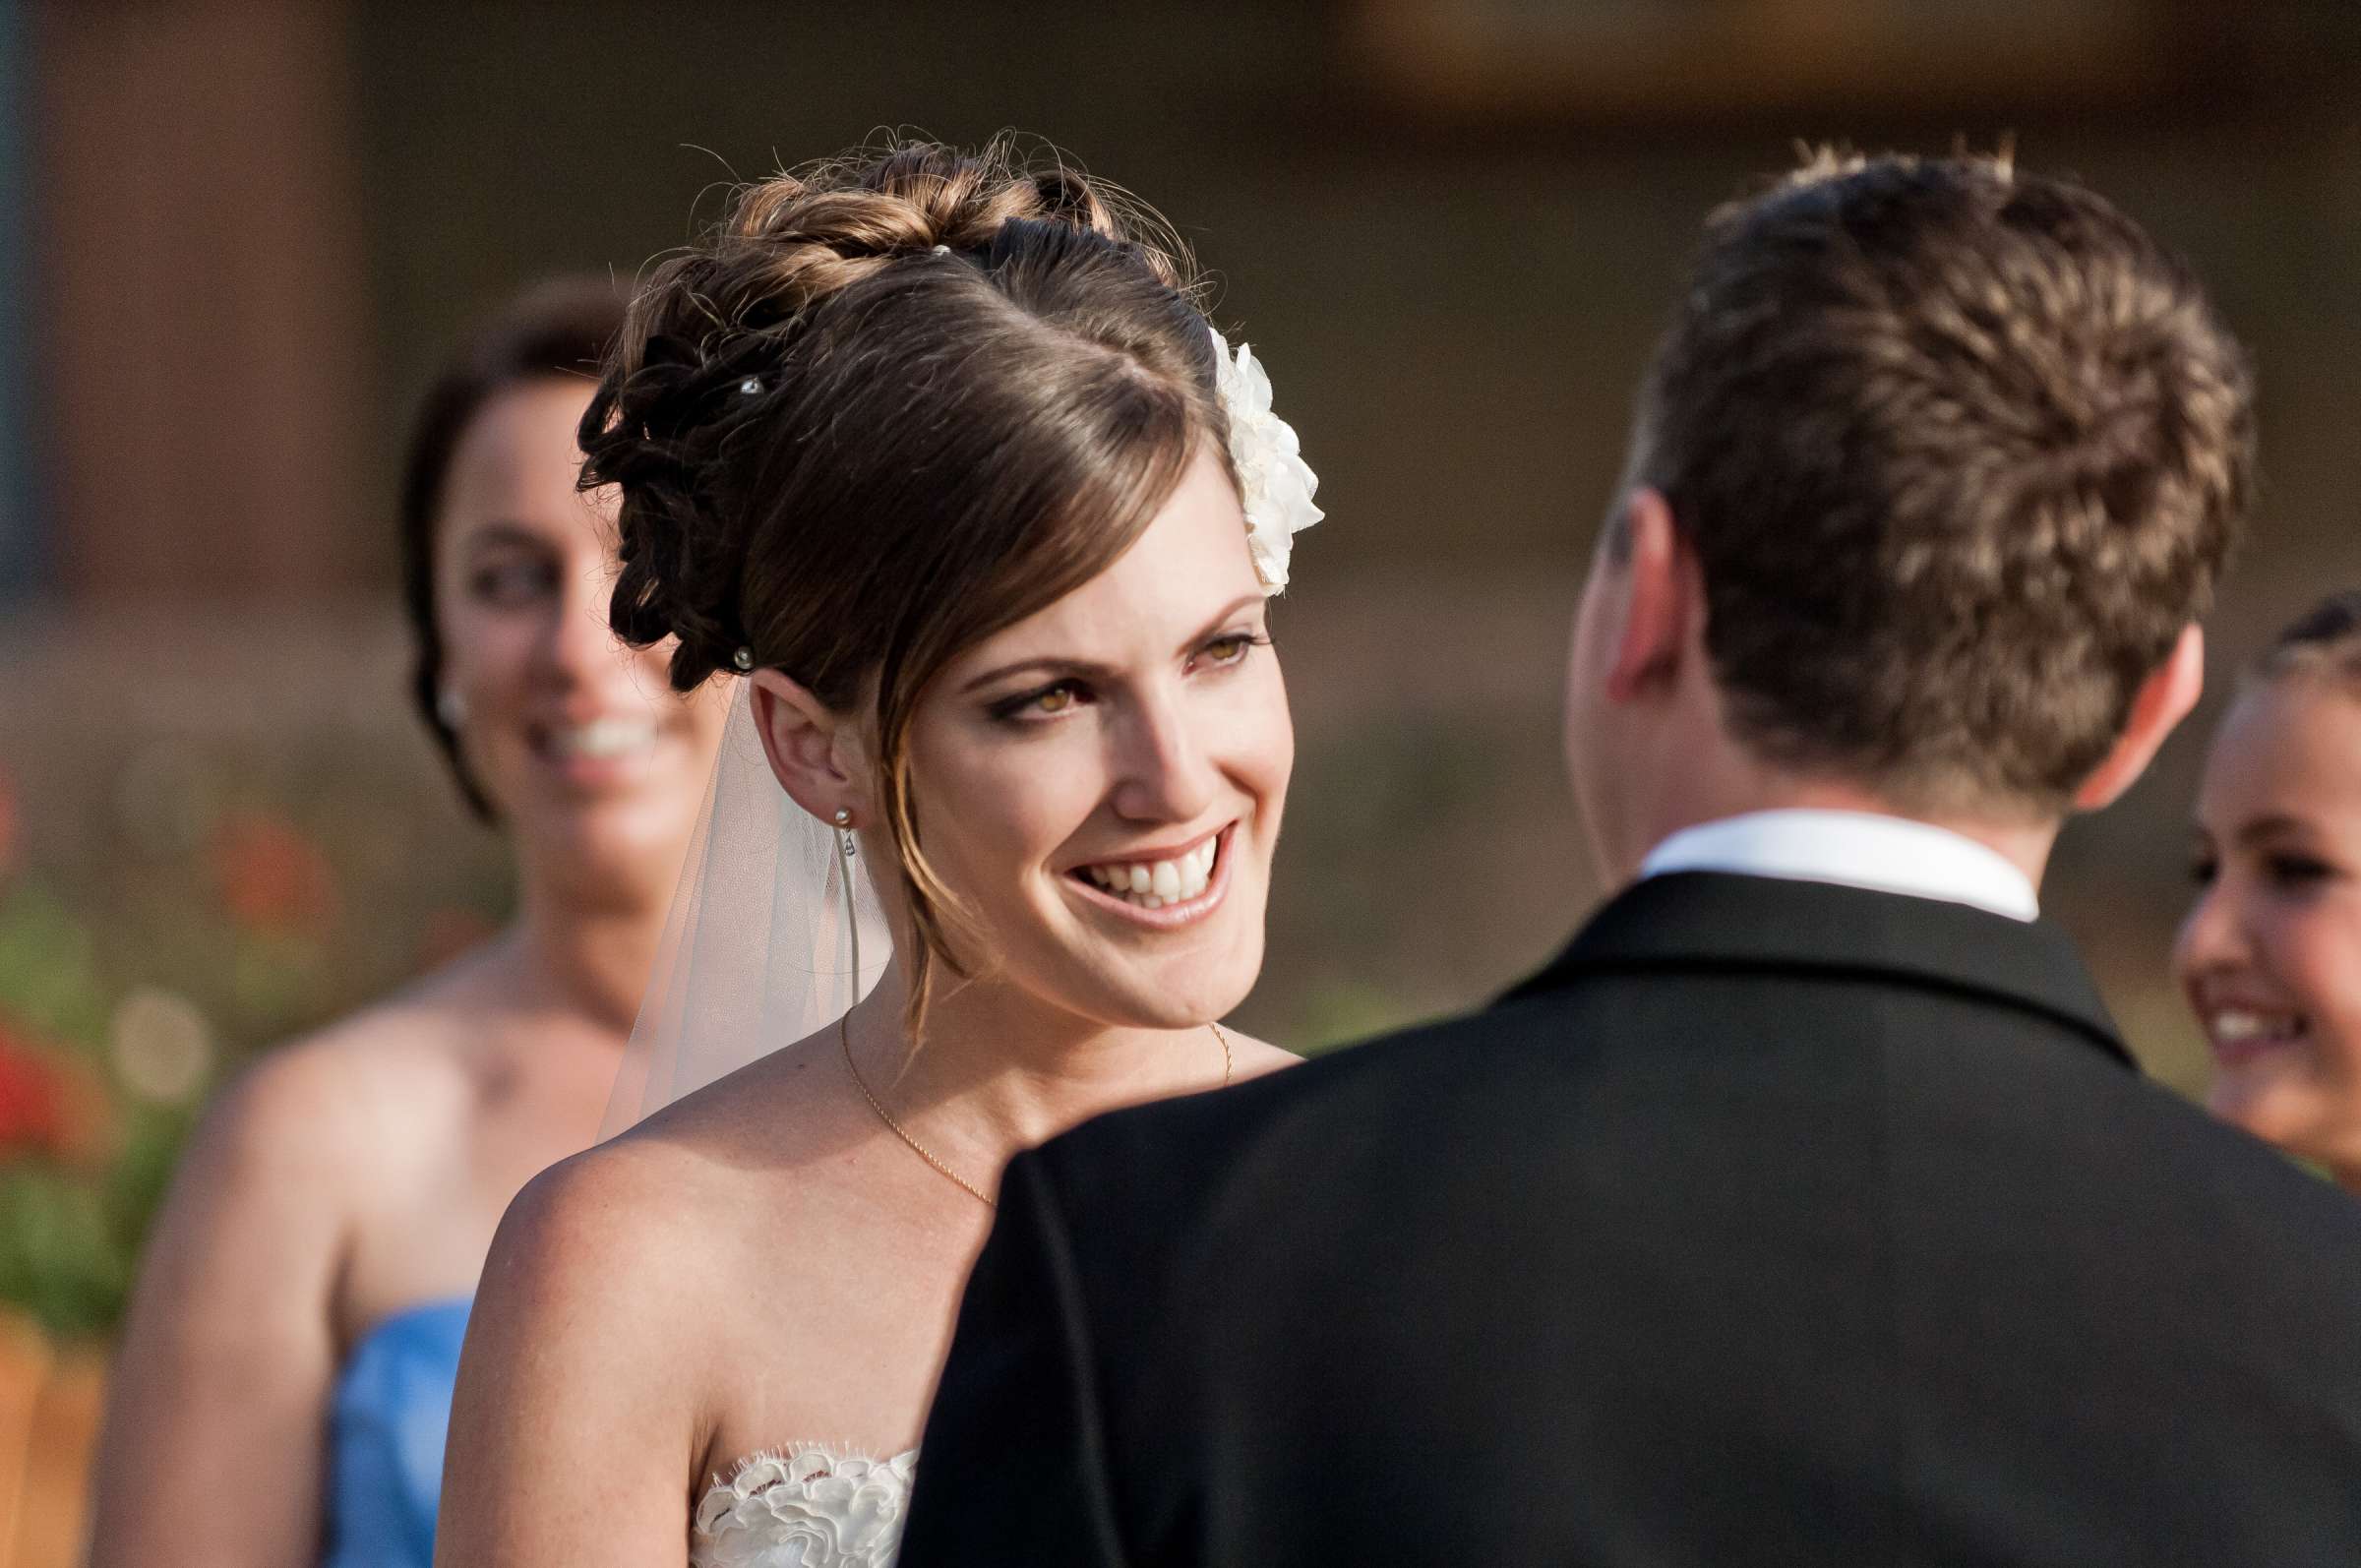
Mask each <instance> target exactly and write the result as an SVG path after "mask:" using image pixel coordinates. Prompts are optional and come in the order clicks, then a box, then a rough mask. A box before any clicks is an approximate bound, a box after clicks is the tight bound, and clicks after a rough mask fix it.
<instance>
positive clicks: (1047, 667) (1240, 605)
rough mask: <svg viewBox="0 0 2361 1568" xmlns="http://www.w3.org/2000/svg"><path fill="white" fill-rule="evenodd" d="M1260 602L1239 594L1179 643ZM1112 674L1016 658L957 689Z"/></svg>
mask: <svg viewBox="0 0 2361 1568" xmlns="http://www.w3.org/2000/svg"><path fill="white" fill-rule="evenodd" d="M1262 600H1263V595H1262V593H1261V591H1260V590H1259V589H1258V590H1256V591H1255V592H1253V593H1244V594H1241V595H1239V596H1238V597H1237V598H1235V599H1233V600H1231V601H1230V602H1229V603H1228V604H1226V605H1224V606H1222V612H1221V614H1219V615H1217V616H1215V617H1213V618H1212V619H1211V620H1209V621H1207V622H1206V623H1205V625H1204V627H1203V628H1202V629H1200V630H1199V631H1198V632H1197V633H1196V634H1195V635H1193V636H1191V637H1189V638H1188V639H1187V641H1185V642H1184V643H1182V644H1181V646H1183V647H1190V648H1193V647H1195V646H1196V645H1197V644H1198V643H1200V642H1203V641H1205V640H1206V639H1207V638H1209V637H1211V636H1213V635H1214V634H1215V633H1219V632H1220V631H1221V629H1222V627H1223V626H1224V625H1225V624H1226V623H1228V622H1229V621H1230V619H1231V618H1232V617H1234V616H1236V615H1237V614H1238V612H1239V611H1241V610H1243V609H1245V608H1247V607H1248V606H1250V605H1257V604H1260V603H1262ZM1115 673H1116V672H1115V668H1114V666H1112V665H1107V664H1098V663H1095V662H1093V661H1091V660H1089V659H1061V658H1058V657H1055V656H1049V657H1043V658H1033V659H1018V660H1017V661H1016V662H1015V663H1013V664H1003V665H1000V666H999V667H998V668H996V669H991V670H987V671H985V672H984V673H983V674H982V675H979V676H977V677H975V678H974V679H973V680H971V681H969V682H968V683H967V684H966V685H965V686H962V687H961V688H960V689H959V690H960V692H961V693H962V694H966V693H969V692H980V691H982V690H983V689H984V688H986V687H988V686H992V685H995V684H997V683H999V682H1001V681H1005V680H1007V679H1008V678H1009V677H1010V676H1014V675H1028V674H1030V675H1036V676H1053V675H1054V676H1058V677H1059V678H1060V679H1064V680H1071V679H1073V678H1075V677H1077V676H1079V677H1082V678H1084V679H1091V678H1097V679H1101V680H1104V679H1105V678H1107V677H1108V676H1111V675H1113V674H1115Z"/></svg>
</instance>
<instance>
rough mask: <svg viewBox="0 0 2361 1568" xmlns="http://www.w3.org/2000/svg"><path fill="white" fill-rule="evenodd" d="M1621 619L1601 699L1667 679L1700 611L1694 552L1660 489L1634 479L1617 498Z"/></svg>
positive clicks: (1640, 692) (1620, 697)
mask: <svg viewBox="0 0 2361 1568" xmlns="http://www.w3.org/2000/svg"><path fill="white" fill-rule="evenodd" d="M1617 544H1618V545H1619V546H1620V549H1619V551H1618V553H1619V554H1620V555H1621V556H1622V562H1621V571H1622V573H1623V577H1624V583H1623V624H1622V626H1621V627H1620V628H1619V629H1617V632H1616V633H1615V643H1614V649H1613V653H1612V656H1611V659H1610V661H1609V663H1608V665H1607V672H1606V695H1607V699H1608V700H1609V701H1613V702H1629V701H1632V700H1634V699H1636V698H1638V697H1641V696H1644V695H1646V694H1649V693H1651V692H1653V691H1656V690H1659V689H1661V688H1663V687H1665V686H1667V685H1669V684H1670V683H1671V681H1672V678H1673V677H1674V676H1675V675H1677V674H1678V672H1679V670H1680V663H1681V660H1682V659H1683V658H1684V657H1685V656H1686V654H1687V650H1688V641H1689V637H1690V634H1691V633H1692V632H1693V631H1694V630H1695V627H1694V623H1695V621H1696V619H1697V617H1698V615H1699V614H1700V613H1701V612H1702V610H1703V608H1704V605H1703V582H1702V580H1701V579H1700V578H1699V576H1698V574H1697V563H1696V558H1695V556H1694V554H1693V553H1692V552H1691V551H1690V549H1689V548H1688V543H1687V541H1686V540H1684V539H1682V538H1681V535H1680V527H1679V524H1677V523H1676V522H1674V521H1673V518H1672V504H1671V503H1670V502H1668V501H1666V500H1665V494H1664V492H1663V491H1661V490H1656V489H1652V488H1650V487H1648V486H1646V485H1641V486H1638V487H1636V488H1635V489H1633V491H1632V492H1631V497H1630V499H1629V500H1628V501H1627V502H1625V503H1624V509H1623V523H1622V535H1621V537H1620V538H1619V539H1618V540H1617Z"/></svg>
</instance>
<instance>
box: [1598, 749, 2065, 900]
mask: <svg viewBox="0 0 2361 1568" xmlns="http://www.w3.org/2000/svg"><path fill="white" fill-rule="evenodd" d="M1723 785H1724V787H1721V788H1714V787H1712V781H1711V780H1709V779H1705V778H1701V777H1700V776H1698V775H1696V774H1692V775H1691V776H1690V787H1689V788H1687V789H1685V790H1678V791H1673V790H1666V791H1664V792H1661V793H1660V794H1659V795H1658V796H1657V801H1658V803H1659V808H1660V809H1659V810H1658V811H1657V812H1655V813H1654V814H1651V815H1650V817H1649V818H1648V819H1647V821H1646V823H1645V827H1644V830H1643V831H1642V832H1641V833H1639V834H1637V835H1635V840H1644V842H1635V843H1634V844H1633V845H1632V846H1631V848H1630V851H1629V853H1628V856H1627V864H1625V865H1623V866H1621V867H1619V868H1618V872H1619V875H1618V876H1617V878H1616V880H1617V881H1618V882H1619V883H1628V882H1630V881H1632V880H1633V879H1635V878H1636V877H1637V876H1638V875H1639V871H1640V863H1641V862H1642V861H1644V860H1646V859H1647V857H1648V854H1649V852H1650V851H1651V850H1653V849H1655V848H1656V846H1657V845H1659V844H1661V843H1663V842H1664V841H1665V839H1667V838H1670V837H1671V836H1672V835H1673V834H1675V833H1677V832H1680V831H1681V830H1683V829H1684V828H1690V827H1697V826H1702V825H1703V824H1704V823H1707V822H1713V821H1722V820H1725V819H1726V818H1728V817H1732V816H1744V815H1747V814H1751V813H1755V812H1783V811H1820V812H1861V813H1866V814H1870V815H1875V816H1892V817H1899V818H1901V819H1902V820H1904V821H1910V822H1924V823H1926V824H1928V825H1929V826H1933V827H1940V828H1943V829H1945V830H1946V831H1948V832H1953V833H1957V834H1959V835H1960V836H1961V837H1962V838H1966V839H1970V840H1972V841H1973V842H1975V843H1978V844H1981V845H1983V846H1984V847H1985V848H1986V849H1989V850H1991V851H1992V852H1993V853H1994V854H1996V855H1998V856H2000V857H2001V859H2003V860H2005V861H2007V862H2008V863H2009V864H2010V865H2012V866H2014V867H2016V868H2017V869H2018V870H2019V871H2021V872H2023V873H2024V874H2025V875H2026V879H2027V880H2028V881H2029V882H2031V883H2032V884H2033V887H2034V889H2035V890H2036V891H2038V890H2039V888H2040V886H2041V877H2042V874H2043V873H2044V872H2045V871H2046V870H2047V869H2048V866H2049V854H2050V850H2051V847H2052V846H2053V845H2055V844H2056V842H2057V837H2058V829H2059V827H2060V826H2061V825H2062V824H2061V823H2060V822H2059V821H2058V820H2057V819H2055V818H2050V817H2038V818H2036V817H2025V818H2018V819H2009V818H2005V817H2001V816H1998V815H1994V814H1977V813H1973V812H1943V811H1927V810H1923V809H1912V808H1910V807H1908V806H1906V805H1904V804H1901V803H1898V802H1896V801H1895V800H1893V799H1892V798H1890V797H1889V796H1886V795H1884V794H1881V793H1880V792H1879V791H1877V790H1875V789H1873V788H1871V787H1869V786H1867V785H1864V784H1860V783H1856V782H1854V781H1852V780H1848V779H1842V778H1830V777H1823V776H1798V775H1795V774H1789V773H1783V772H1776V771H1772V770H1768V769H1764V768H1762V767H1760V766H1752V767H1748V768H1746V769H1744V770H1743V772H1742V773H1740V774H1739V776H1737V777H1734V778H1729V779H1726V780H1724V781H1723Z"/></svg>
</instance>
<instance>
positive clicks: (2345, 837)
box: [2174, 593, 2361, 1193]
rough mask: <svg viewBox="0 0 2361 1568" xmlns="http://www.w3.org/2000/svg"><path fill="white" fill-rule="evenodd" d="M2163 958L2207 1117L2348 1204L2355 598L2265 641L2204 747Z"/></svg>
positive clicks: (2355, 970)
mask: <svg viewBox="0 0 2361 1568" xmlns="http://www.w3.org/2000/svg"><path fill="white" fill-rule="evenodd" d="M2196 873H2197V880H2198V884H2199V892H2198V897H2197V902H2196V904H2195V905H2194V906H2192V908H2191V909H2190V911H2189V917H2188V919H2187V921H2186V922H2184V923H2183V925H2182V927H2181V935H2180V941H2179V943H2178V945H2177V946H2176V948H2175V950H2174V960H2175V962H2176V964H2177V966H2178V968H2179V970H2180V976H2181V984H2182V986H2183V988H2184V989H2185V990H2186V991H2187V993H2188V996H2189V1002H2190V1005H2191V1006H2192V1007H2194V1008H2195V1009H2196V1010H2197V1015H2198V1021H2199V1022H2200V1023H2201V1024H2202V1025H2203V1026H2204V1027H2205V1031H2206V1036H2207V1039H2208V1041H2209V1042H2210V1044H2211V1046H2212V1048H2213V1061H2214V1076H2213V1084H2212V1087H2211V1089H2210V1092H2209V1093H2208V1095H2207V1105H2208V1106H2209V1107H2210V1109H2211V1110H2212V1112H2213V1114H2214V1115H2215V1116H2220V1117H2222V1118H2223V1119H2225V1120H2228V1121H2233V1122H2236V1123H2237V1124H2238V1125H2240V1126H2242V1127H2244V1128H2246V1129H2247V1130H2248V1131H2249V1132H2252V1133H2254V1134H2255V1135H2256V1136H2258V1137H2261V1138H2266V1139H2268V1140H2270V1142H2272V1143H2275V1144H2277V1145H2279V1146H2280V1147H2281V1148H2283V1149H2285V1150H2287V1151H2288V1152H2289V1153H2291V1154H2294V1155H2297V1156H2299V1157H2301V1158H2303V1159H2307V1160H2310V1161H2312V1162H2313V1163H2314V1164H2316V1165H2318V1166H2320V1167H2321V1168H2323V1169H2324V1170H2326V1171H2327V1172H2328V1173H2329V1174H2330V1175H2331V1176H2334V1177H2335V1179H2336V1181H2337V1183H2338V1184H2339V1185H2341V1186H2343V1187H2344V1188H2345V1189H2346V1190H2347V1191H2350V1192H2355V1193H2361V593H2343V594H2338V595H2337V596H2335V597H2334V598H2331V599H2329V600H2327V601H2325V602H2324V603H2322V604H2320V605H2319V606H2317V607H2315V608H2314V609H2313V610H2312V611H2311V612H2310V613H2309V614H2308V615H2306V616H2305V617H2304V618H2303V619H2302V620H2300V621H2297V622H2296V623H2295V624H2294V625H2293V626H2290V627H2289V628H2288V629H2287V630H2286V631H2284V632H2282V633H2280V634H2279V637H2278V640H2277V641H2275V642H2274V643H2273V644H2272V645H2271V647H2270V650H2269V651H2268V652H2267V653H2266V654H2265V655H2264V656H2263V659H2262V661H2261V663H2260V664H2259V665H2258V666H2257V667H2256V669H2255V672H2254V674H2253V676H2252V677H2251V678H2250V679H2249V681H2248V683H2247V685H2246V687H2245V689H2244V690H2243V691H2242V692H2241V693H2240V694H2239V695H2238V699H2237V701H2236V702H2234V703H2233V704H2232V705H2231V707H2230V711H2229V713H2228V715H2227V716H2226V717H2225V718H2223V720H2222V721H2221V728H2220V730H2219V731H2218V732H2217V733H2216V734H2215V735H2214V737H2213V749H2212V752H2211V753H2210V754H2209V756H2208V757H2207V760H2206V774H2205V782H2204V784H2203V786H2202V787H2201V790H2200V793H2199V795H2198V803H2197V854H2196Z"/></svg>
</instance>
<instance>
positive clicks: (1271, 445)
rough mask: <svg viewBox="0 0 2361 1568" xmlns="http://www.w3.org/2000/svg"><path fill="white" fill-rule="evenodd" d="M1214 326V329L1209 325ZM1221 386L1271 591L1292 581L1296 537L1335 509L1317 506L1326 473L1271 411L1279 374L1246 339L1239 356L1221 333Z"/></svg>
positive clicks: (1256, 553)
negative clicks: (1267, 369) (1274, 377)
mask: <svg viewBox="0 0 2361 1568" xmlns="http://www.w3.org/2000/svg"><path fill="white" fill-rule="evenodd" d="M1209 330H1210V329H1209ZM1213 359H1214V364H1215V365H1216V366H1217V367H1219V368H1218V369H1217V370H1216V371H1215V373H1214V390H1215V391H1216V392H1220V393H1221V398H1222V406H1223V407H1224V408H1225V409H1226V410H1227V411H1228V412H1229V415H1230V463H1231V466H1232V467H1234V468H1236V469H1237V470H1238V489H1239V499H1240V500H1241V501H1242V502H1243V503H1244V504H1245V511H1246V548H1247V550H1248V551H1249V552H1251V553H1252V555H1253V557H1254V571H1255V572H1256V573H1257V574H1259V575H1260V576H1261V578H1262V591H1263V592H1264V593H1265V594H1272V593H1277V592H1278V591H1279V590H1280V589H1282V588H1284V587H1286V586H1287V558H1288V555H1289V553H1290V552H1291V551H1293V550H1294V549H1295V542H1296V535H1297V534H1298V533H1300V532H1302V530H1303V529H1305V528H1308V527H1310V526H1311V525H1312V524H1313V523H1315V522H1317V521H1319V520H1320V519H1321V518H1322V517H1324V516H1326V515H1327V513H1324V512H1322V511H1320V509H1319V508H1317V507H1315V506H1313V505H1312V504H1311V493H1312V492H1313V491H1314V490H1317V489H1318V488H1319V484H1320V477H1319V475H1317V474H1315V473H1313V472H1312V471H1311V466H1310V464H1308V463H1306V462H1305V461H1304V460H1303V459H1302V456H1301V455H1300V448H1299V447H1298V444H1297V442H1296V432H1295V428H1294V427H1293V426H1291V425H1289V424H1288V422H1287V421H1286V420H1284V419H1282V418H1280V417H1279V416H1278V415H1277V414H1274V413H1272V412H1271V378H1270V377H1268V376H1266V375H1264V374H1263V372H1262V367H1261V366H1260V365H1258V364H1256V363H1255V362H1254V353H1253V350H1252V349H1250V348H1248V347H1247V346H1246V345H1245V344H1244V343H1241V344H1239V345H1238V357H1237V358H1235V359H1233V358H1232V357H1231V355H1230V344H1229V342H1228V341H1227V340H1226V339H1224V338H1223V336H1222V334H1221V333H1220V332H1214V333H1213Z"/></svg>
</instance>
